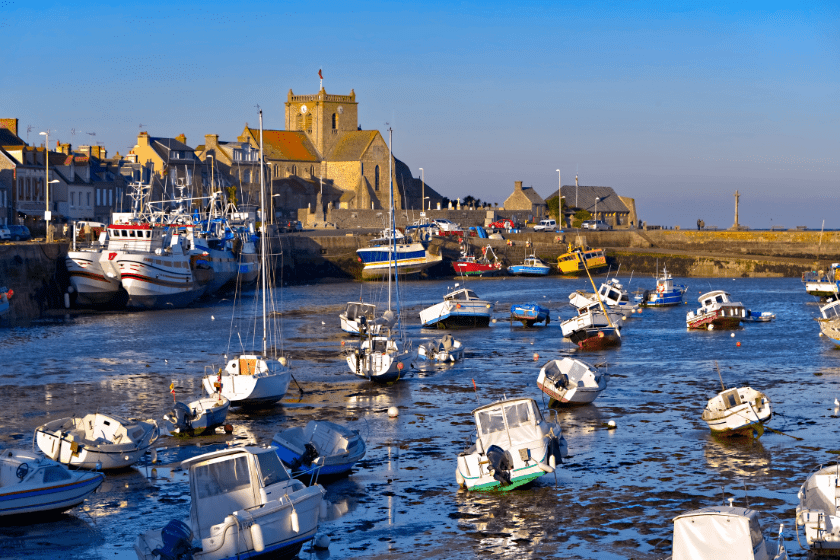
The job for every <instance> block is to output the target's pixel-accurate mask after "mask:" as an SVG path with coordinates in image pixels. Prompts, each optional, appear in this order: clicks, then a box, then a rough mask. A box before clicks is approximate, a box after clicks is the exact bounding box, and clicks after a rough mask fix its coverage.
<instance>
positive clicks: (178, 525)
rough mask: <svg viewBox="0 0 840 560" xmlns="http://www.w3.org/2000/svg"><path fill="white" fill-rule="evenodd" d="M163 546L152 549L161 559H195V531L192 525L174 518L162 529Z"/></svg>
mask: <svg viewBox="0 0 840 560" xmlns="http://www.w3.org/2000/svg"><path fill="white" fill-rule="evenodd" d="M160 536H161V538H162V539H163V546H161V547H160V548H156V549H154V550H153V551H152V554H154V555H155V556H160V560H193V546H192V539H193V533H192V530H191V529H190V526H189V525H187V524H186V523H184V522H183V521H179V520H177V519H173V520H172V521H170V522H169V523H167V524H166V527H164V528H163V529H161V531H160Z"/></svg>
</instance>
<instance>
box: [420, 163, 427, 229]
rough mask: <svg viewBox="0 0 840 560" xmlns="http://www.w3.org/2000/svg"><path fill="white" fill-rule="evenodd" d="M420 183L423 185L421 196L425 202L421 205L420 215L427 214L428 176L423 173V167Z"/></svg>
mask: <svg viewBox="0 0 840 560" xmlns="http://www.w3.org/2000/svg"><path fill="white" fill-rule="evenodd" d="M420 185H421V187H420V188H421V191H420V192H421V194H420V196H421V197H422V198H423V203H422V204H421V205H420V206H421V208H420V217H425V216H426V178H425V177H424V175H423V168H422V167H421V168H420Z"/></svg>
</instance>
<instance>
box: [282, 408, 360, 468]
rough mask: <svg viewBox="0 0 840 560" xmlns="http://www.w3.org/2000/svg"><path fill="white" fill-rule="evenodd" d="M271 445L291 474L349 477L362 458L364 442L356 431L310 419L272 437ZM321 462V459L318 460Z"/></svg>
mask: <svg viewBox="0 0 840 560" xmlns="http://www.w3.org/2000/svg"><path fill="white" fill-rule="evenodd" d="M271 446H272V447H273V448H274V450H275V451H276V452H277V455H278V456H279V457H280V460H281V461H283V463H284V464H285V465H287V466H288V467H290V468H291V469H292V475H295V474H297V473H307V474H308V472H309V471H310V470H312V469H313V468H315V469H317V471H318V476H341V475H345V474H348V473H349V472H350V470H351V469H352V468H353V466H354V465H355V464H356V463H358V462H359V461H361V460H362V458H363V457H364V456H365V452H366V447H365V440H364V439H362V436H360V435H359V432H358V431H357V430H351V429H350V428H347V427H345V426H342V425H340V424H336V423H334V422H329V421H326V420H317V421H316V420H312V421H310V422H307V424H306V426H304V427H303V428H301V427H299V426H296V427H294V428H289V429H287V430H283V431H282V432H279V433H277V434H275V435H274V438H272V440H271ZM318 459H320V460H318Z"/></svg>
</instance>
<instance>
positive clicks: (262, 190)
mask: <svg viewBox="0 0 840 560" xmlns="http://www.w3.org/2000/svg"><path fill="white" fill-rule="evenodd" d="M265 245H266V231H265V179H264V177H263V118H262V109H260V271H261V272H262V322H263V334H262V351H263V356H264V357H267V356H268V354H267V343H266V330H267V329H266V319H265V316H266V315H265V292H266V278H265V262H266V258H265V249H266V247H265Z"/></svg>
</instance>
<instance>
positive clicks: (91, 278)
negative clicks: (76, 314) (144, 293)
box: [64, 222, 125, 306]
mask: <svg viewBox="0 0 840 560" xmlns="http://www.w3.org/2000/svg"><path fill="white" fill-rule="evenodd" d="M81 224H82V225H83V227H85V228H88V229H87V231H93V228H96V230H99V228H104V227H105V224H100V223H97V222H81ZM78 226H79V223H77V222H74V223H73V245H72V246H71V248H70V250H68V251H67V257H65V259H64V262H65V266H66V267H67V275H68V277H69V279H70V287H71V288H72V291H73V292H74V293H75V294H76V299H75V303H76V305H79V306H103V305H112V304H116V303H117V301H118V300H119V299H120V288H122V283H121V282H120V275H119V273H118V272H114V270H113V269H112V268H111V267H110V266H108V265H107V263H108V261H109V260H111V261H113V257H111V258H110V259H108V257H107V256H106V258H105V262H106V265H105V266H106V268H108V272H110V273H111V274H106V272H105V268H103V265H102V263H101V262H100V261H101V260H102V256H103V251H104V249H105V247H107V245H108V232H107V230H103V231H102V232H101V233H100V234H99V237H98V239H96V240H95V241H91V242H90V244H83V245H82V246H77V243H76V240H77V239H78V235H77V231H78V230H77V228H78ZM109 256H110V255H109ZM122 303H123V304H124V303H125V298H123V301H122Z"/></svg>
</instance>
